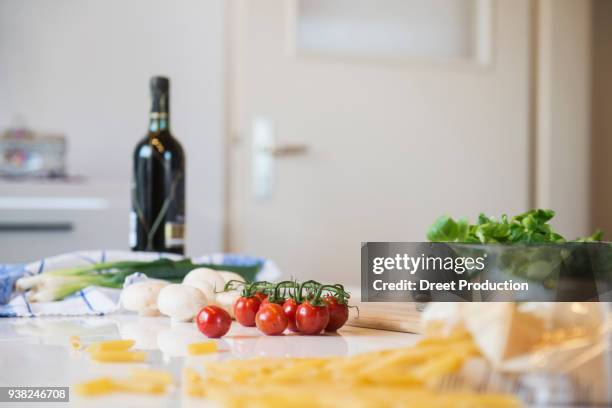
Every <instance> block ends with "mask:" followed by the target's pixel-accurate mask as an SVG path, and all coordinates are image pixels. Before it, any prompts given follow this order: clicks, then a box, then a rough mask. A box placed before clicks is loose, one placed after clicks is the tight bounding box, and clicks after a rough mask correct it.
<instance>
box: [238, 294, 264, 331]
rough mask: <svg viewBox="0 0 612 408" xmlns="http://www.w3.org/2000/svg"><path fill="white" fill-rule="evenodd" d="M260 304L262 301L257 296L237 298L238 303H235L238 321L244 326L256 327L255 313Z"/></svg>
mask: <svg viewBox="0 0 612 408" xmlns="http://www.w3.org/2000/svg"><path fill="white" fill-rule="evenodd" d="M260 305H261V301H260V300H259V298H258V297H256V296H250V297H244V296H241V297H239V298H238V299H236V303H234V316H236V321H237V322H238V323H240V324H241V325H243V326H247V327H254V326H255V315H256V314H257V311H258V310H259V308H260Z"/></svg>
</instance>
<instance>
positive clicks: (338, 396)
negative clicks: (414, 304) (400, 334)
mask: <svg viewBox="0 0 612 408" xmlns="http://www.w3.org/2000/svg"><path fill="white" fill-rule="evenodd" d="M478 355H479V351H478V349H477V347H476V345H475V344H474V342H473V340H472V338H471V336H470V335H469V334H468V333H467V332H465V331H455V332H453V333H452V334H451V335H450V336H447V337H435V338H426V339H424V340H423V341H421V342H420V343H418V344H417V345H415V346H411V347H406V348H400V349H392V350H382V351H375V352H370V353H364V354H359V355H355V356H350V357H331V358H278V359H268V358H267V359H262V358H256V359H249V360H233V361H224V362H208V363H205V368H204V375H203V376H200V375H199V374H197V373H193V372H190V375H189V378H191V380H190V381H188V384H186V385H187V387H186V391H187V394H188V395H190V396H206V397H209V398H212V399H214V400H216V401H217V402H219V403H220V404H221V405H222V406H228V407H243V406H249V407H277V406H278V407H287V406H291V407H292V408H295V407H306V406H307V407H332V406H333V407H336V406H338V404H339V403H340V402H341V405H343V406H348V407H364V408H365V407H368V408H369V407H377V408H378V407H383V408H384V407H404V406H406V407H408V406H410V407H415V406H416V407H419V406H423V407H426V406H446V407H472V406H473V407H518V406H520V402H519V401H518V400H517V399H516V398H514V397H512V396H509V395H501V394H499V395H498V394H495V395H494V394H476V393H471V392H467V391H461V392H457V391H452V392H450V391H436V390H434V389H433V388H432V384H433V383H434V382H436V381H437V380H440V379H441V378H443V377H444V376H447V375H452V374H454V373H457V372H458V371H459V370H460V369H461V367H462V366H463V363H464V362H465V361H466V360H468V359H470V358H472V357H476V356H478Z"/></svg>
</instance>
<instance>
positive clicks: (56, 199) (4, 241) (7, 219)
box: [0, 179, 130, 263]
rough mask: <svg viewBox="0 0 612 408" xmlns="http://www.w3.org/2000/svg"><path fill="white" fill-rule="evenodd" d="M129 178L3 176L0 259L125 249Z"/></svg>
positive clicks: (0, 187)
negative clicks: (30, 178)
mask: <svg viewBox="0 0 612 408" xmlns="http://www.w3.org/2000/svg"><path fill="white" fill-rule="evenodd" d="M129 198H130V196H129V181H126V182H112V181H101V180H90V179H86V180H82V181H74V182H71V181H62V180H53V181H51V180H50V181H24V182H17V181H3V182H1V183H0V263H22V262H29V261H34V260H37V259H40V258H43V257H47V256H51V255H57V254H60V253H65V252H72V251H75V250H80V249H102V248H113V249H128V232H129V231H128V228H129V223H128V219H129V218H128V217H129V205H130V199H129Z"/></svg>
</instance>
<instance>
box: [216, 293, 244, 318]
mask: <svg viewBox="0 0 612 408" xmlns="http://www.w3.org/2000/svg"><path fill="white" fill-rule="evenodd" d="M239 297H240V291H239V290H229V291H227V292H222V293H217V297H216V298H215V303H216V304H217V306H219V307H220V308H222V309H223V310H225V311H226V312H227V313H229V315H230V316H231V317H232V319H235V318H236V316H234V303H236V299H238V298H239Z"/></svg>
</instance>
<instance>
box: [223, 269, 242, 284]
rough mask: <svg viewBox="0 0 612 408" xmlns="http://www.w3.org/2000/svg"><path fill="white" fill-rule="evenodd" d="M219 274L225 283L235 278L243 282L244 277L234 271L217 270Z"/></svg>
mask: <svg viewBox="0 0 612 408" xmlns="http://www.w3.org/2000/svg"><path fill="white" fill-rule="evenodd" d="M219 275H221V277H222V278H223V282H225V283H227V282H229V281H231V280H237V281H240V282H244V281H245V280H244V278H243V277H242V276H241V275H239V274H237V273H236V272H229V271H219Z"/></svg>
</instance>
